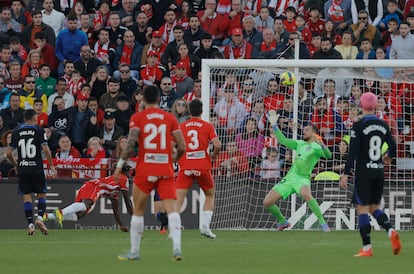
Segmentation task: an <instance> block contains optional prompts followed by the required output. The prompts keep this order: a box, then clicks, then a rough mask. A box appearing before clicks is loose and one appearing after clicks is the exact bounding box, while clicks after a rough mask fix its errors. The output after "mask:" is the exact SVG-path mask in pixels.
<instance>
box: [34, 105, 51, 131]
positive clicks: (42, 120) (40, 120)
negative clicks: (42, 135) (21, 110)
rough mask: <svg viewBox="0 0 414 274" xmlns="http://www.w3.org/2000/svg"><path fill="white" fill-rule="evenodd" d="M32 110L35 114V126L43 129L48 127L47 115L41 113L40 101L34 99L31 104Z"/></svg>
mask: <svg viewBox="0 0 414 274" xmlns="http://www.w3.org/2000/svg"><path fill="white" fill-rule="evenodd" d="M33 110H34V111H35V113H36V114H37V125H38V126H39V127H45V126H47V125H48V118H49V117H48V115H47V113H45V112H43V111H42V110H43V102H42V100H41V99H35V100H34V104H33Z"/></svg>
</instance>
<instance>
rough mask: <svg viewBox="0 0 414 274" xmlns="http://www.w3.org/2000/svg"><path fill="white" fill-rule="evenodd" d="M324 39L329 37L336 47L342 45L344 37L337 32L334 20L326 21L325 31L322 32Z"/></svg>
mask: <svg viewBox="0 0 414 274" xmlns="http://www.w3.org/2000/svg"><path fill="white" fill-rule="evenodd" d="M322 37H329V38H330V39H331V41H332V43H333V45H334V46H335V45H340V44H342V40H341V39H342V37H341V35H340V34H339V33H337V32H336V27H335V25H334V22H333V21H332V20H326V21H325V29H324V30H323V32H322Z"/></svg>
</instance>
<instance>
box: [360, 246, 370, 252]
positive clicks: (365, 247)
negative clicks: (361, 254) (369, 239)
mask: <svg viewBox="0 0 414 274" xmlns="http://www.w3.org/2000/svg"><path fill="white" fill-rule="evenodd" d="M370 249H371V245H364V246H363V247H362V250H364V251H368V250H370Z"/></svg>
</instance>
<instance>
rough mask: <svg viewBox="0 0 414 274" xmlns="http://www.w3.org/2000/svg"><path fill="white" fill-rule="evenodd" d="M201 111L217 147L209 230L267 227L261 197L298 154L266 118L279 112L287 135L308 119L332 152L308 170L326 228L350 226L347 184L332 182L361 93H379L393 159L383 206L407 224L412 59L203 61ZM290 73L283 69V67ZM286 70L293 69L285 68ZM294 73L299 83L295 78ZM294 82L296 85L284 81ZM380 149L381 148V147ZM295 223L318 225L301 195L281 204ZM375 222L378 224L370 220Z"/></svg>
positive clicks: (413, 149)
mask: <svg viewBox="0 0 414 274" xmlns="http://www.w3.org/2000/svg"><path fill="white" fill-rule="evenodd" d="M202 66H203V68H202V98H203V101H204V114H203V115H204V119H206V120H210V122H211V123H213V124H214V125H215V127H216V131H217V134H218V135H219V137H220V139H221V141H222V143H223V149H222V152H221V154H220V156H219V158H218V160H216V161H215V162H214V165H213V166H214V168H213V174H214V178H215V182H216V188H217V192H216V204H215V213H214V216H213V221H212V228H214V229H272V228H274V226H275V222H276V220H275V218H274V217H273V216H272V215H271V214H270V213H268V212H267V211H266V210H265V209H264V207H263V205H262V201H263V199H264V198H265V196H266V194H267V192H268V191H269V190H270V189H271V188H272V187H273V186H274V185H275V184H276V183H277V182H279V181H280V179H281V178H282V177H283V176H284V175H285V174H286V172H287V171H288V170H289V168H290V166H291V163H292V161H293V159H294V157H295V153H294V152H292V151H291V150H289V149H287V148H285V147H284V146H281V145H280V144H278V142H277V139H276V138H275V137H274V136H273V134H272V130H271V127H270V126H269V122H268V119H267V116H266V114H267V112H268V111H269V110H276V112H277V114H278V117H279V118H278V126H279V128H280V129H281V131H282V132H283V133H284V135H285V136H286V137H288V138H293V139H302V131H303V127H304V126H306V125H307V124H309V123H313V124H315V125H316V126H317V127H318V128H319V130H320V133H321V136H322V137H323V139H324V141H325V143H326V144H327V145H328V146H329V148H330V150H331V152H332V156H333V157H332V159H329V160H327V159H321V160H320V161H319V163H318V164H317V165H316V167H315V169H314V171H313V175H312V183H311V187H312V194H313V196H314V197H315V198H316V200H317V201H318V203H319V204H320V207H321V210H322V212H323V214H324V216H325V219H326V221H327V222H328V224H329V226H330V227H331V228H332V229H336V230H340V229H356V228H357V218H356V215H357V214H356V210H355V208H354V206H353V205H352V204H351V198H352V185H349V187H348V189H347V190H341V189H340V188H339V184H338V182H339V175H340V174H341V173H342V171H343V168H344V163H345V159H346V155H347V149H348V144H349V135H348V134H349V130H350V128H351V127H352V124H353V123H354V122H355V121H357V120H358V119H360V118H361V109H360V108H359V98H360V96H361V94H362V93H364V92H367V91H371V92H373V93H375V94H377V96H378V106H377V110H376V114H377V116H379V117H381V118H382V119H384V120H385V121H386V122H387V123H388V124H389V126H390V128H391V130H392V133H393V135H394V137H395V139H396V141H397V159H396V160H394V161H393V163H392V164H391V165H390V166H387V167H386V172H385V174H386V175H385V177H386V180H385V189H384V195H383V203H382V204H383V207H384V210H385V211H386V213H387V214H389V216H390V218H391V221H392V223H393V224H394V225H395V227H396V228H397V229H401V230H410V229H412V228H413V218H412V215H413V211H414V199H413V197H414V188H413V174H414V137H413V133H414V130H413V129H414V122H412V118H413V107H414V65H413V63H412V61H409V60H405V61H404V60H400V61H390V60H385V61H384V60H382V61H381V60H364V61H360V60H203V62H202ZM286 71H289V72H291V74H289V77H288V78H286V77H283V76H285V75H283V72H286ZM292 74H293V76H292ZM293 78H296V81H294V80H295V79H293ZM292 80H293V81H294V83H295V84H294V85H283V84H282V83H283V82H287V83H288V84H289V81H292ZM382 150H383V152H385V151H386V150H387V147H386V146H384V147H383V148H382ZM278 205H279V206H280V208H281V210H282V212H283V213H284V214H285V216H286V217H287V218H288V219H289V221H290V223H291V224H292V228H293V229H316V228H318V227H319V225H318V222H317V218H316V216H315V215H313V214H312V213H311V211H310V210H309V208H308V207H307V205H306V203H305V202H304V201H303V200H302V199H301V198H300V196H298V195H293V196H291V197H290V198H289V199H287V200H284V201H280V202H278ZM373 225H374V227H375V228H376V229H379V226H378V224H376V222H375V220H374V221H373Z"/></svg>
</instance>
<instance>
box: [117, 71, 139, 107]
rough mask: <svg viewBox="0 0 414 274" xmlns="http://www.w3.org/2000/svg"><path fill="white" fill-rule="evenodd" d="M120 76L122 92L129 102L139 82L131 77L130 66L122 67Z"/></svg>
mask: <svg viewBox="0 0 414 274" xmlns="http://www.w3.org/2000/svg"><path fill="white" fill-rule="evenodd" d="M119 73H120V74H119V76H120V82H119V83H120V90H122V92H123V93H125V96H126V97H127V98H128V100H129V101H131V100H132V94H133V93H134V91H135V90H136V89H137V87H138V86H137V80H136V79H135V78H133V77H131V73H130V69H129V66H128V65H125V64H123V65H121V66H120V68H119Z"/></svg>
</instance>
